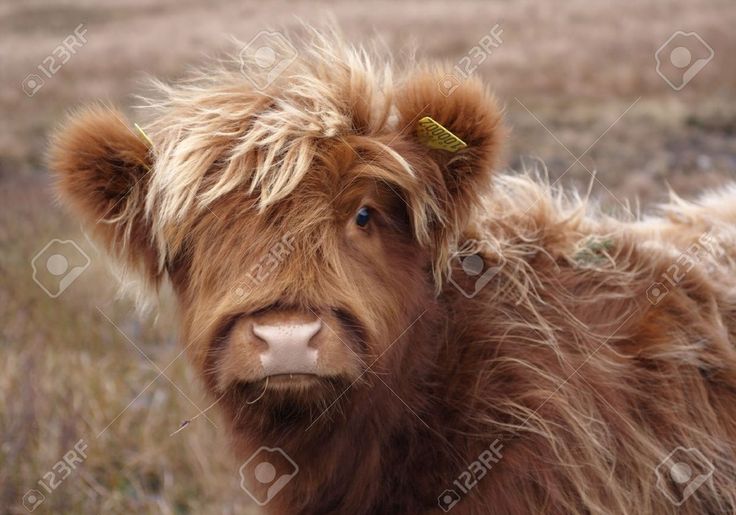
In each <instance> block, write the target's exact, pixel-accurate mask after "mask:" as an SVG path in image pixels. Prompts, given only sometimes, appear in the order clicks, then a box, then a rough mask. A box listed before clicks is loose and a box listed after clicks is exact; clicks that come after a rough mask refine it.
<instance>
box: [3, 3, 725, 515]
mask: <svg viewBox="0 0 736 515" xmlns="http://www.w3.org/2000/svg"><path fill="white" fill-rule="evenodd" d="M557 4H559V5H557ZM613 4H615V5H613ZM264 5H265V3H261V2H244V1H242V0H240V1H217V2H206V3H204V2H203V3H201V4H200V3H198V2H194V1H188V2H175V1H174V0H164V1H160V0H133V1H130V2H126V3H122V2H113V1H111V0H106V1H104V2H99V1H92V0H85V1H77V2H75V3H74V5H71V4H70V3H68V2H62V1H58V2H54V1H51V0H39V1H33V2H13V3H10V2H6V3H2V4H0V34H2V36H0V38H1V41H2V44H1V45H0V80H1V81H2V82H1V84H0V109H1V111H2V113H3V114H4V116H2V117H0V184H1V185H2V190H1V191H0V205H2V206H3V216H2V219H1V220H0V241H1V242H2V247H1V248H2V261H1V262H0V267H2V270H1V271H2V276H3V280H2V285H1V286H0V305H1V306H2V310H1V311H0V316H1V317H2V319H1V322H2V340H1V347H0V510H6V511H7V512H9V513H24V509H23V508H22V506H21V504H20V502H21V498H22V496H23V494H24V493H25V492H26V491H27V490H28V489H30V488H34V486H36V482H37V480H39V479H41V478H42V477H43V475H44V474H45V473H46V472H48V471H49V470H51V468H52V467H53V466H54V463H56V462H57V461H58V460H59V459H60V458H61V457H62V456H63V454H64V453H65V452H66V451H68V450H69V449H70V448H71V447H72V445H73V444H74V442H76V441H77V440H78V439H80V438H84V439H85V441H86V442H87V444H88V445H89V448H88V453H89V457H88V459H87V460H86V461H85V463H84V464H83V465H82V466H81V467H79V469H78V470H77V471H75V472H74V473H73V474H72V475H71V476H70V477H69V478H68V479H66V480H65V481H64V482H63V483H62V484H61V485H60V486H59V487H58V488H57V489H56V490H55V491H54V492H53V493H52V494H51V495H47V499H46V500H45V502H44V503H43V504H42V505H41V506H40V507H39V508H38V510H37V511H36V512H40V513H87V512H95V513H108V512H109V513H128V512H131V511H133V510H135V511H137V512H138V513H177V514H178V513H197V514H200V513H204V514H207V513H213V514H214V513H255V510H254V509H253V508H251V507H250V504H249V502H248V498H247V496H246V495H245V494H244V493H243V492H242V491H241V490H240V488H239V484H238V483H239V477H238V472H237V470H238V466H239V464H238V463H234V462H232V461H231V460H230V458H229V457H228V455H227V454H226V452H225V451H224V434H223V431H222V429H221V428H219V429H218V428H217V427H215V426H216V425H217V426H221V425H222V424H221V423H220V421H219V420H218V419H217V417H216V415H215V414H214V412H210V413H211V416H210V418H211V422H210V421H207V420H205V419H204V418H203V417H200V418H199V419H197V420H196V421H194V422H193V423H192V424H191V425H190V426H189V427H187V428H186V429H185V430H183V431H182V432H180V433H178V434H176V435H174V436H170V434H171V433H172V432H173V431H174V430H175V429H176V428H177V427H178V425H179V423H180V422H181V421H182V420H183V419H186V418H190V417H192V416H194V415H195V414H196V413H197V411H198V410H197V408H195V406H194V404H196V405H197V406H199V408H204V407H205V406H207V403H208V401H207V399H205V398H204V396H203V394H202V392H201V390H200V389H199V387H198V385H197V383H196V381H195V380H194V378H193V377H192V374H191V373H190V372H189V371H188V370H187V367H186V366H185V363H184V360H183V359H181V358H178V355H179V351H180V348H179V347H178V344H177V342H176V338H175V333H174V331H173V330H172V317H171V314H170V313H168V311H170V309H169V310H167V312H165V313H163V314H162V315H161V316H160V317H159V318H158V320H154V319H149V320H143V321H141V320H140V319H139V317H138V316H137V315H136V314H135V311H134V308H133V306H132V305H131V303H129V302H126V301H123V300H120V299H118V298H116V296H115V291H116V288H115V279H114V277H113V275H111V274H110V272H108V271H107V267H106V265H105V263H104V260H103V259H102V256H100V255H99V254H98V253H97V252H96V250H95V249H94V247H93V246H92V245H91V244H90V243H89V242H88V241H87V240H86V239H85V237H84V235H83V234H82V233H81V232H80V230H79V228H78V227H77V226H76V225H75V224H74V223H73V222H71V221H70V219H69V218H67V216H66V215H65V214H63V212H62V210H60V209H59V208H58V207H57V206H56V204H55V203H54V202H53V200H52V195H51V194H50V191H49V184H48V178H47V175H46V173H45V171H44V169H43V153H44V148H45V145H46V137H47V134H48V132H49V130H50V129H51V128H52V127H53V126H54V124H55V123H57V122H58V120H60V119H61V117H62V116H63V115H64V113H65V112H66V111H67V110H68V109H69V108H71V107H74V106H76V105H79V104H84V103H87V102H90V101H93V100H98V99H103V100H105V101H110V102H114V103H119V104H121V105H123V106H128V105H131V104H132V103H133V100H132V97H131V95H132V94H134V93H136V92H140V91H141V88H140V83H141V80H142V79H143V78H144V77H145V74H150V75H156V76H162V77H164V78H175V77H177V76H180V75H182V74H183V73H184V72H185V68H186V67H187V66H189V65H196V64H198V63H204V62H207V60H208V59H210V57H208V56H211V55H213V54H217V53H219V52H221V51H222V50H223V49H225V48H228V35H230V34H232V35H234V36H236V37H238V38H239V39H241V40H243V41H248V40H249V39H250V38H251V37H253V36H254V35H255V34H256V33H257V32H258V31H259V30H261V29H263V28H266V27H267V26H269V25H274V24H276V25H286V26H296V25H297V21H296V20H295V19H294V18H293V17H292V15H294V16H299V17H301V18H303V19H304V20H306V21H309V22H313V23H319V22H320V21H322V20H324V19H325V17H326V15H327V13H328V12H332V13H333V14H334V16H335V17H336V18H337V20H338V21H339V22H340V25H341V26H342V27H343V29H344V30H345V32H346V33H347V34H350V35H351V37H354V38H355V39H356V40H360V41H363V40H366V39H369V38H370V37H372V36H371V35H372V34H374V33H375V34H378V35H379V36H380V37H381V38H382V39H383V40H384V41H385V43H386V44H387V45H388V46H389V47H390V48H396V49H400V48H404V47H405V46H406V45H410V44H415V45H416V46H417V48H418V54H419V55H420V56H421V57H429V58H440V59H445V60H447V61H449V62H451V63H454V62H456V61H457V60H458V59H460V58H461V57H462V56H463V55H465V54H466V53H467V52H468V50H469V49H470V48H471V47H472V46H473V45H475V44H476V42H477V40H478V39H479V38H480V37H481V36H482V35H483V34H485V33H486V32H487V31H488V30H490V28H491V27H492V26H493V25H494V24H495V23H499V24H501V26H502V27H503V29H504V32H503V39H504V42H503V44H502V46H501V48H500V49H498V50H497V51H496V52H495V53H494V54H493V55H492V56H491V58H489V59H488V60H487V61H486V62H485V63H484V64H483V65H482V66H481V68H480V69H479V70H478V72H477V73H479V74H481V75H483V76H484V77H485V78H486V79H487V80H488V81H489V82H490V83H491V84H492V85H493V86H494V88H495V89H496V91H497V93H498V95H499V97H500V98H501V100H502V101H503V102H504V103H505V104H506V110H507V115H508V119H509V125H510V126H511V127H512V130H513V132H512V139H511V141H510V144H509V148H508V152H507V162H508V164H509V166H510V167H512V168H515V169H518V168H520V167H521V166H523V165H530V166H531V165H532V164H534V163H544V165H546V167H547V169H548V171H549V174H550V176H551V178H552V179H557V178H558V177H560V176H562V175H563V174H564V177H563V178H562V183H563V184H566V185H569V186H571V187H583V186H585V185H586V184H587V183H588V182H589V181H590V180H591V179H590V174H589V172H588V170H590V171H596V172H597V177H598V179H599V181H600V182H596V183H595V184H594V188H593V192H594V195H595V196H596V197H598V198H599V199H600V201H601V203H602V204H604V205H605V206H607V207H609V208H611V209H614V210H622V209H623V208H622V207H621V204H626V202H627V201H631V202H635V199H636V198H639V199H641V200H642V201H643V202H649V201H653V200H660V199H662V198H663V197H664V196H665V195H666V191H667V185H670V186H672V187H673V188H674V189H675V190H676V191H678V192H680V193H682V194H685V195H687V194H690V193H693V192H695V191H698V190H700V189H702V188H705V187H710V186H716V185H719V184H722V183H724V182H726V181H728V180H733V179H734V178H736V172H735V170H736V139H734V133H736V104H735V103H734V99H735V96H736V95H735V92H736V67H734V66H733V56H734V55H735V54H736V39H734V38H733V37H732V36H731V35H730V32H731V30H732V27H733V26H734V25H735V24H736V8H735V7H734V6H733V2H732V0H722V1H718V0H713V1H707V0H690V1H684V0H676V1H671V2H667V1H660V2H655V1H652V0H645V1H635V0H627V1H625V2H615V3H614V2H611V5H594V3H593V2H584V1H582V0H576V1H573V2H568V3H565V4H564V5H563V4H562V3H557V2H555V3H552V2H549V3H539V4H538V3H536V2H531V1H521V2H514V3H505V2H504V3H501V2H496V3H490V2H475V1H470V0H462V1H455V2H447V1H443V2H440V1H437V0H426V1H422V2H418V1H411V2H406V3H403V4H401V5H394V2H389V1H376V2H350V3H332V2H325V3H324V5H317V4H316V3H315V2H306V1H305V2H285V1H276V2H271V3H269V4H268V6H267V7H265V6H264ZM79 23H85V24H86V26H87V27H88V32H87V38H88V43H87V44H86V45H85V46H84V48H82V49H81V50H80V51H79V52H78V54H77V55H75V56H74V57H73V58H72V59H71V60H70V61H69V62H68V63H67V64H66V65H65V66H64V67H63V68H62V69H61V70H60V71H59V72H58V73H57V74H56V75H55V76H54V77H53V78H51V79H49V80H47V81H46V84H45V85H44V86H43V88H42V89H41V90H40V91H38V92H37V93H36V94H35V95H34V96H33V97H31V98H29V97H27V96H26V95H25V94H24V93H23V90H22V88H21V85H20V84H21V81H22V80H23V78H24V77H25V76H26V75H27V74H28V73H31V72H33V71H34V69H35V67H36V66H37V65H38V64H39V63H40V62H42V60H43V58H44V57H45V56H46V55H48V54H49V53H50V52H51V51H52V50H53V48H54V47H55V46H56V45H58V44H59V43H60V42H61V41H62V40H63V39H64V37H65V36H66V35H67V34H69V33H70V32H71V31H72V30H73V29H74V28H75V27H76V26H77V25H78V24H79ZM680 29H682V30H686V31H691V30H694V31H696V32H698V33H699V34H700V35H701V36H702V37H703V38H704V39H705V40H706V41H707V42H708V43H709V44H710V45H711V46H712V47H713V49H714V50H715V57H714V59H713V61H712V62H711V63H709V64H708V65H707V66H706V68H705V69H704V70H703V71H702V72H701V73H700V74H699V75H698V76H696V77H695V79H694V80H693V81H692V82H691V83H690V84H689V85H688V86H687V87H686V88H685V89H683V90H682V91H680V92H675V91H673V90H672V89H670V88H669V87H668V86H667V85H666V84H665V83H664V81H663V80H662V79H661V78H660V77H659V76H658V75H657V74H656V72H655V64H654V52H655V51H656V49H657V48H658V47H659V46H660V45H661V44H662V43H663V42H664V41H665V40H666V39H667V38H668V37H669V35H670V34H672V33H673V32H674V31H675V30H680ZM632 104H633V107H632ZM627 109H629V110H628V111H627ZM624 112H626V114H624V115H623V116H621V115H622V113H624ZM135 116H136V115H135V113H132V117H133V118H135ZM619 117H620V118H619ZM599 137H600V139H598V138H599ZM557 140H559V141H557ZM563 145H564V146H566V147H568V148H569V150H570V151H571V152H572V153H573V154H575V156H578V155H580V154H581V153H583V152H584V151H585V150H586V149H588V147H590V146H591V145H593V146H592V147H591V148H590V149H589V150H588V152H587V153H586V154H585V156H584V157H582V158H581V160H580V163H579V164H577V163H575V158H574V157H573V156H572V155H571V154H570V153H568V151H567V150H566V149H565V148H564V146H563ZM586 168H587V170H586ZM568 169H569V170H568ZM565 172H566V173H565ZM52 238H59V239H68V238H71V239H74V240H75V241H76V242H77V243H79V245H80V246H81V247H82V248H83V249H84V250H85V252H86V253H87V254H88V255H89V256H90V258H91V261H92V264H91V266H90V268H89V269H88V270H86V271H85V272H84V273H83V274H82V276H81V277H80V278H79V279H78V280H77V281H76V282H75V283H74V284H73V285H72V286H71V287H70V288H69V289H68V290H67V291H65V292H64V293H63V294H62V295H61V296H60V297H59V298H57V299H51V298H49V297H48V296H47V295H45V294H44V293H43V292H42V291H41V289H40V288H39V287H38V286H36V284H35V283H34V282H33V281H32V279H31V266H30V261H31V258H32V257H33V256H34V254H35V253H36V252H37V251H38V250H39V249H41V248H42V247H43V246H44V245H45V244H46V242H48V241H49V240H50V239H52ZM113 322H114V324H115V325H117V326H118V327H119V328H120V331H119V330H118V329H117V328H116V327H115V325H113ZM121 331H122V332H121ZM123 333H124V334H125V335H127V337H126V336H123ZM136 346H137V347H139V349H140V351H139V350H138V349H136ZM144 355H145V356H147V357H148V358H150V360H151V361H149V360H148V358H147V357H145V356H144ZM169 365H170V366H169ZM167 366H169V367H168V368H166V367H167ZM159 369H164V370H165V376H168V377H169V378H170V379H171V382H170V381H169V380H167V379H166V377H164V376H159ZM179 389H181V391H180V390H179ZM429 466H431V464H429Z"/></svg>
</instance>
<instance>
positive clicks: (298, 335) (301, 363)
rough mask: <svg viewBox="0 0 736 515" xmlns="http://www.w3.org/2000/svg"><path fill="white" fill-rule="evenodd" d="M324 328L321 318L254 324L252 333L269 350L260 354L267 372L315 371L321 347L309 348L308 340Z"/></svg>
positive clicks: (309, 372) (312, 372)
mask: <svg viewBox="0 0 736 515" xmlns="http://www.w3.org/2000/svg"><path fill="white" fill-rule="evenodd" d="M321 329H322V321H321V320H315V321H314V322H308V323H281V324H273V325H263V324H253V334H254V335H256V336H257V337H258V338H260V339H261V340H263V341H264V342H265V343H266V345H267V349H266V350H265V351H264V352H262V353H261V364H262V365H263V369H264V371H265V373H266V375H277V374H314V373H316V371H317V355H318V350H317V349H315V348H313V347H310V346H309V342H310V341H311V340H312V338H314V337H315V336H316V335H317V333H319V331H320V330H321Z"/></svg>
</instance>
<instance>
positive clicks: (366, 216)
mask: <svg viewBox="0 0 736 515" xmlns="http://www.w3.org/2000/svg"><path fill="white" fill-rule="evenodd" d="M370 219H371V210H370V208H367V207H366V206H363V207H361V208H360V209H358V213H357V214H356V215H355V223H356V224H357V225H358V227H365V226H366V225H368V221H369V220H370Z"/></svg>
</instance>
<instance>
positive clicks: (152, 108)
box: [51, 32, 736, 515]
mask: <svg viewBox="0 0 736 515" xmlns="http://www.w3.org/2000/svg"><path fill="white" fill-rule="evenodd" d="M285 44H287V43H285ZM374 54H375V52H374V53H371V52H368V51H365V50H363V49H355V48H353V47H351V46H349V45H348V44H346V43H344V42H342V40H341V39H340V37H339V36H334V35H326V36H325V35H321V34H319V33H317V32H310V33H309V36H307V37H305V38H304V41H302V42H301V43H299V47H298V57H297V58H296V59H295V60H294V61H293V62H292V63H290V64H289V66H288V67H287V68H286V69H285V70H283V72H282V73H281V75H280V76H278V77H275V78H274V77H272V76H268V77H263V79H264V80H261V81H253V80H250V79H253V77H246V76H244V75H243V74H242V73H241V70H239V69H232V68H233V67H232V66H228V65H227V64H223V65H222V66H220V67H218V68H217V69H216V70H210V71H207V72H206V73H203V74H202V76H201V77H196V78H193V79H192V80H188V81H185V82H182V83H177V84H174V85H165V84H162V83H156V85H157V88H158V91H157V93H156V94H154V95H151V98H150V99H148V100H147V102H146V103H145V105H146V106H147V109H146V110H144V112H145V113H146V116H147V120H148V122H147V123H145V130H146V133H147V134H148V136H150V141H148V140H147V139H146V138H144V137H142V135H141V134H139V133H137V132H136V131H134V130H132V129H131V127H130V126H129V124H128V122H126V121H125V120H124V118H123V115H122V114H121V113H120V112H119V111H117V110H115V109H112V108H108V107H99V106H98V107H92V108H88V109H86V110H83V111H81V112H78V113H76V114H75V115H74V116H72V118H71V120H70V121H69V122H68V123H67V124H66V125H65V126H63V127H62V128H61V129H60V130H59V131H58V134H57V135H56V137H55V139H54V141H53V145H52V154H51V169H52V170H53V171H54V172H55V174H56V176H57V179H58V188H59V191H60V194H61V196H62V198H63V200H64V201H65V202H66V203H67V204H68V205H69V206H70V207H71V208H72V210H73V211H74V212H75V213H76V215H78V216H79V217H80V218H81V219H82V220H83V221H84V222H85V223H86V225H87V226H88V227H90V228H91V229H93V230H94V233H95V234H96V236H97V237H98V238H99V239H101V241H102V242H104V244H105V245H106V248H107V249H109V251H110V252H111V254H113V255H115V256H116V257H117V258H119V260H120V261H121V262H122V263H124V264H125V265H126V266H127V267H128V268H129V269H130V270H131V271H133V272H134V273H137V274H138V275H139V276H140V277H142V278H143V279H145V282H146V284H147V286H148V288H149V289H150V290H155V289H156V288H157V287H158V286H159V285H160V284H161V283H162V281H164V280H167V281H170V283H171V285H172V287H173V291H174V292H175V294H176V297H177V300H178V306H179V311H180V321H181V338H182V340H183V344H184V346H185V348H186V351H187V354H188V357H189V359H190V361H191V364H192V366H193V367H194V368H195V369H196V370H197V372H198V374H199V375H200V376H201V379H202V381H203V384H204V385H205V387H206V389H207V391H208V392H209V393H210V394H211V397H212V399H213V401H217V402H218V406H219V408H220V409H221V410H222V413H223V414H224V417H225V419H226V420H227V422H228V426H229V428H230V434H231V437H232V445H233V447H234V449H235V451H236V453H237V456H239V458H240V461H241V462H246V465H245V466H246V469H247V467H248V466H250V464H252V463H253V462H251V461H250V460H249V458H250V457H251V456H253V453H254V452H256V451H258V450H259V449H260V448H262V447H265V448H267V449H271V450H273V449H279V453H281V452H283V455H281V454H279V456H280V457H277V458H274V463H270V464H269V467H270V468H268V467H267V468H266V469H260V471H256V478H255V480H253V478H252V477H251V478H250V479H251V481H250V483H249V484H247V488H248V490H249V492H250V493H251V495H253V496H254V498H256V499H257V500H259V502H261V503H262V504H266V508H265V509H266V510H267V511H268V512H269V513H274V514H297V513H302V514H327V513H340V514H342V513H348V514H353V515H357V514H368V513H386V514H389V513H390V514H394V513H406V514H418V513H443V512H444V511H447V510H452V511H453V513H458V514H460V513H462V514H485V513H498V514H523V513H554V514H558V513H559V514H562V513H581V514H584V513H650V514H654V513H656V514H659V513H670V512H671V513H674V512H678V513H688V514H706V513H711V514H715V513H734V512H735V511H736V276H735V275H734V272H735V271H736V267H735V263H734V258H736V189H734V188H731V189H727V190H724V191H723V192H721V193H717V194H710V195H709V196H705V197H703V198H702V199H701V200H700V201H698V202H686V201H684V200H680V199H679V198H676V197H674V198H673V200H672V202H671V203H670V204H669V205H668V206H665V207H663V208H661V209H660V212H659V215H658V216H657V217H650V218H639V219H637V220H634V221H625V220H624V219H623V218H621V217H619V218H616V217H614V216H612V215H604V214H603V213H601V212H600V210H596V209H595V206H593V205H592V204H591V202H589V201H588V200H587V199H581V198H579V197H577V196H574V195H573V196H565V195H563V194H562V193H560V192H559V191H557V190H556V189H555V188H552V187H551V186H550V185H549V184H548V183H547V182H546V181H544V180H542V179H540V178H538V177H536V176H535V175H534V174H528V173H527V174H511V173H506V174H503V175H501V174H497V175H495V174H493V171H494V170H495V169H497V168H498V159H499V153H500V151H501V147H502V144H503V142H504V138H505V132H504V127H503V123H502V117H501V112H500V110H499V108H498V106H497V103H496V101H495V100H494V97H493V96H492V95H491V94H490V93H488V91H487V90H486V89H485V87H484V86H483V85H482V84H481V83H480V82H479V81H478V80H476V79H469V80H466V81H464V82H463V83H462V84H458V85H457V87H456V89H455V90H454V91H452V92H450V94H447V93H448V92H447V91H444V90H442V89H441V87H438V83H441V81H442V78H443V76H444V73H443V71H442V69H441V68H439V67H418V66H411V67H406V68H407V71H404V72H401V73H393V74H392V65H391V64H390V61H389V60H381V59H380V58H378V57H376V56H375V55H374ZM236 68H237V67H236ZM393 68H398V66H393ZM264 73H265V72H264ZM266 79H268V80H266ZM257 84H261V85H262V87H260V89H259V87H256V85H257ZM264 84H265V85H264ZM426 117H430V118H431V119H433V120H435V121H436V122H437V124H438V125H437V127H440V126H441V127H443V128H444V129H445V130H447V131H449V133H452V135H454V136H453V137H455V138H458V139H459V140H462V142H463V145H461V147H462V148H454V149H447V148H441V147H442V145H437V144H435V143H437V142H436V141H435V142H433V141H432V140H431V139H427V137H426V135H425V136H421V134H420V133H419V132H418V131H417V127H418V123H419V121H420V120H426V119H427V118H426ZM438 147H440V148H438ZM278 459H283V460H287V461H289V460H290V461H289V463H288V464H287V465H288V466H292V465H293V466H294V467H295V470H294V471H293V473H290V474H289V475H288V476H283V478H285V479H286V480H288V482H284V481H281V482H280V483H278V485H276V483H274V481H276V479H275V478H276V477H278V474H280V471H279V470H277V469H278V468H279V467H280V466H281V465H283V463H275V462H276V461H278ZM283 460H282V461H283ZM297 467H298V471H297V470H296V468H297ZM242 472H243V470H242V469H241V473H242ZM245 473H246V475H247V474H249V473H250V472H248V470H246V472H245ZM283 478H279V481H280V480H281V479H283ZM234 480H237V477H234ZM274 485H276V486H278V488H275V487H274ZM271 487H274V488H272V489H271V490H269V488H271ZM244 499H245V497H244ZM245 503H246V502H245V500H244V504H245Z"/></svg>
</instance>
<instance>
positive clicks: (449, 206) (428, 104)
mask: <svg viewBox="0 0 736 515" xmlns="http://www.w3.org/2000/svg"><path fill="white" fill-rule="evenodd" d="M448 77H451V76H450V75H448V74H446V73H442V72H439V71H438V72H431V71H424V72H420V73H418V74H416V75H414V76H413V77H410V78H409V80H408V81H407V83H406V85H405V86H404V88H403V90H402V91H401V92H400V93H399V94H398V97H397V104H396V105H397V108H398V112H399V128H400V129H401V130H402V132H403V133H404V134H405V136H406V137H407V138H408V139H409V140H411V141H414V143H416V149H417V150H416V151H415V152H416V153H418V159H417V156H415V157H414V159H413V162H412V163H411V164H412V166H413V167H414V168H415V169H417V170H419V171H420V172H423V173H424V177H425V178H426V179H427V180H428V181H429V183H430V184H432V183H436V182H440V183H441V185H440V187H441V189H442V190H444V191H443V192H442V193H443V194H440V195H439V196H440V197H444V199H443V200H444V202H445V204H446V205H445V206H444V211H445V215H446V216H447V218H448V220H447V222H449V223H452V224H454V225H456V227H457V226H462V225H463V224H464V223H465V221H466V220H467V216H468V214H469V212H470V208H471V207H472V206H473V205H475V204H476V202H477V201H478V200H479V198H480V197H481V196H482V195H483V193H484V192H486V191H487V190H488V188H489V187H490V177H491V173H492V171H493V167H494V165H495V164H496V163H497V161H498V158H499V154H500V151H501V144H502V142H503V141H504V139H505V130H504V128H503V125H502V117H501V111H500V109H499V108H498V106H497V104H496V100H495V98H494V97H493V95H491V94H490V93H489V92H488V90H487V89H486V88H485V87H484V86H483V84H482V83H481V82H480V81H479V80H477V79H468V80H466V81H465V82H463V83H462V84H457V85H455V87H454V89H452V90H450V91H448V90H447V89H446V86H447V85H446V84H445V83H446V82H447V78H448ZM425 116H429V117H431V118H432V119H434V120H435V121H437V122H439V123H440V124H441V125H442V126H443V127H445V128H446V129H447V130H449V131H450V132H452V133H453V134H454V135H455V136H457V137H458V138H460V139H461V140H462V141H463V142H465V143H466V144H467V147H465V148H463V149H461V150H458V151H457V152H451V151H448V150H439V149H433V148H429V147H427V146H426V145H425V144H424V143H422V142H421V141H420V139H419V136H418V135H417V127H418V123H419V120H421V119H422V118H424V117H425ZM434 188H435V190H436V186H434ZM437 193H440V192H437Z"/></svg>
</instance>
